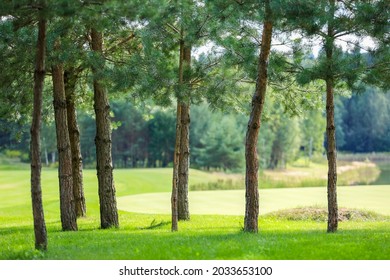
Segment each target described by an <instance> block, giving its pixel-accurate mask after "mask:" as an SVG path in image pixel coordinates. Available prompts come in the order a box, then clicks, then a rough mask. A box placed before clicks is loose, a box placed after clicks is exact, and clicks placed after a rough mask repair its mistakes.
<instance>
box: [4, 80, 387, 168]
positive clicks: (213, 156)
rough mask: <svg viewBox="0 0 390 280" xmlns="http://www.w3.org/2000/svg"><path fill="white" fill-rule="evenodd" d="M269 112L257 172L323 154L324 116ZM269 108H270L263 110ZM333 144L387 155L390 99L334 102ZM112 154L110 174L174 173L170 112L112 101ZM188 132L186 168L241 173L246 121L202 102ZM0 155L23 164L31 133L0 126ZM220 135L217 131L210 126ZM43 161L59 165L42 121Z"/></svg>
mask: <svg viewBox="0 0 390 280" xmlns="http://www.w3.org/2000/svg"><path fill="white" fill-rule="evenodd" d="M268 105H269V106H267V114H266V116H265V120H264V126H263V128H262V129H263V133H262V134H261V135H260V137H259V142H258V151H259V153H260V154H261V159H260V166H261V168H263V169H266V168H270V169H274V168H285V167H286V164H287V163H290V162H292V161H294V160H296V159H297V158H298V157H305V158H308V159H312V158H313V157H317V158H318V157H323V156H324V151H325V149H324V147H325V146H324V145H325V141H326V138H325V133H324V123H325V116H324V113H323V112H322V111H321V110H313V111H311V112H309V113H307V114H306V115H305V116H304V117H297V116H288V115H283V114H281V112H282V111H283V110H284V108H283V107H282V106H281V104H280V103H277V102H275V101H273V102H272V99H271V100H270V103H269V104H268ZM268 107H269V108H268ZM336 107H337V114H336V115H335V121H336V123H337V124H338V125H337V130H336V134H337V139H338V142H337V146H338V150H339V151H341V152H349V153H369V152H387V151H389V150H390V125H389V124H390V95H389V94H384V93H383V92H382V91H380V90H378V89H375V88H373V87H369V88H368V89H367V90H366V92H364V93H360V94H356V93H353V94H351V95H350V96H337V97H336ZM111 108H112V112H113V117H112V121H113V124H114V126H115V128H114V130H113V133H112V141H113V144H112V153H113V162H114V166H115V168H140V167H147V168H153V167H172V162H173V146H172V142H173V141H174V138H175V131H174V126H175V118H174V116H173V113H172V111H173V108H170V109H169V108H165V109H164V108H161V107H158V106H145V105H144V106H135V105H132V104H131V103H130V102H127V101H118V100H113V101H112V102H111ZM191 119H195V120H197V121H196V122H194V123H193V124H192V125H191V127H190V131H191V132H190V133H191V135H193V137H191V139H190V147H191V153H190V155H191V160H190V161H191V165H192V167H193V168H199V169H206V170H224V171H233V172H234V171H235V172H239V171H242V170H243V168H244V149H243V148H244V147H243V142H244V139H243V131H244V130H245V125H246V119H245V116H244V115H243V114H242V113H241V112H223V111H219V110H214V111H212V110H211V109H210V108H209V106H208V105H207V104H204V103H202V104H199V105H194V106H193V110H192V111H191ZM78 123H79V126H80V131H81V133H80V135H81V136H80V137H81V139H80V143H81V151H82V156H83V163H84V167H86V168H93V167H94V165H95V164H96V151H95V146H94V145H93V140H94V135H95V133H96V130H95V126H94V119H93V117H92V116H91V114H89V113H87V111H81V112H80V113H79V114H78ZM1 125H2V129H1V131H0V146H1V150H2V151H5V150H17V151H19V153H16V155H15V154H14V156H17V157H19V158H21V159H22V161H26V162H28V161H29V158H28V143H29V134H28V131H27V130H26V128H27V127H26V126H24V127H23V126H19V125H18V124H17V123H14V122H6V121H3V120H2V121H1ZM217 126H218V127H219V129H216V127H217ZM41 148H42V154H43V155H44V156H43V157H42V163H43V164H45V165H53V164H56V163H57V162H58V156H57V154H56V153H57V149H56V142H55V129H54V123H50V122H48V123H45V124H44V125H43V131H42V147H41Z"/></svg>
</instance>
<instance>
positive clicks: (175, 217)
mask: <svg viewBox="0 0 390 280" xmlns="http://www.w3.org/2000/svg"><path fill="white" fill-rule="evenodd" d="M180 119H181V106H180V104H179V102H178V103H177V109H176V139H175V152H174V155H173V176H172V195H171V211H172V225H171V230H172V231H178V230H179V227H178V218H179V217H178V216H179V215H178V184H179V158H180V140H181V137H180V136H181V135H180V131H181V121H180Z"/></svg>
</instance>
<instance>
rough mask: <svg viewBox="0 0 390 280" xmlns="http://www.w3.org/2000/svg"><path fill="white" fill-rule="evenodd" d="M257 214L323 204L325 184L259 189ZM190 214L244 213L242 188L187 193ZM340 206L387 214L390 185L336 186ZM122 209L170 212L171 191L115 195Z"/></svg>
mask: <svg viewBox="0 0 390 280" xmlns="http://www.w3.org/2000/svg"><path fill="white" fill-rule="evenodd" d="M259 195H260V206H261V207H260V214H267V213H270V212H274V211H278V210H282V209H288V208H297V207H305V206H313V205H316V206H319V207H326V205H327V200H326V197H327V194H326V188H325V187H313V188H308V187H307V188H287V189H260V191H259ZM189 201H190V203H189V207H190V212H191V213H193V214H202V215H207V214H220V215H241V214H242V213H244V212H245V190H224V191H193V192H190V193H189ZM338 204H339V206H340V207H346V208H358V209H361V210H365V211H374V212H377V213H379V214H382V215H389V216H390V186H387V185H381V186H353V187H351V186H348V187H339V188H338ZM118 207H119V209H121V210H125V211H128V212H138V213H160V214H169V213H170V211H171V210H170V193H147V194H137V195H129V196H123V197H119V198H118Z"/></svg>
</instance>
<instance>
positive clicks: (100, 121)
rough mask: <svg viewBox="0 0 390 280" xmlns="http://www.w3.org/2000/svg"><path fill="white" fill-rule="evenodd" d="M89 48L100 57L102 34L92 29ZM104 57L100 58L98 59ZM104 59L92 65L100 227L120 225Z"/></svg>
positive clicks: (101, 52)
mask: <svg viewBox="0 0 390 280" xmlns="http://www.w3.org/2000/svg"><path fill="white" fill-rule="evenodd" d="M91 38H92V50H93V51H95V52H96V53H98V54H100V55H101V56H102V54H103V36H102V34H101V33H100V32H98V31H96V30H95V29H92V30H91ZM100 59H103V58H100ZM102 69H104V62H101V65H99V67H93V68H92V71H93V74H94V80H93V90H94V109H95V115H96V137H95V145H96V170H97V177H98V184H99V202H100V222H101V227H102V228H110V227H119V221H118V210H117V205H116V197H115V185H114V177H113V166H112V155H111V146H112V141H111V121H110V105H109V102H108V97H107V92H106V88H105V86H104V85H103V84H102V82H101V80H100V78H99V76H100V75H99V74H100V73H99V72H100V71H101V70H102Z"/></svg>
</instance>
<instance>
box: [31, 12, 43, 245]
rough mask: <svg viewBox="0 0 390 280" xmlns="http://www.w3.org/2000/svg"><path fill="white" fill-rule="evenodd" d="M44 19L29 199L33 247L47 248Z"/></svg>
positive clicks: (40, 29) (36, 78)
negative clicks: (42, 137) (43, 175)
mask: <svg viewBox="0 0 390 280" xmlns="http://www.w3.org/2000/svg"><path fill="white" fill-rule="evenodd" d="M45 52H46V20H43V19H41V20H39V23H38V40H37V53H36V62H35V71H34V105H33V106H34V107H33V115H32V124H31V130H30V133H31V141H30V153H31V200H32V210H33V218H34V235H35V249H38V250H46V249H47V231H46V224H45V216H44V213H43V205H42V187H41V167H42V166H41V152H40V151H41V143H40V134H41V132H40V129H41V122H42V93H43V84H44V80H45Z"/></svg>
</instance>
